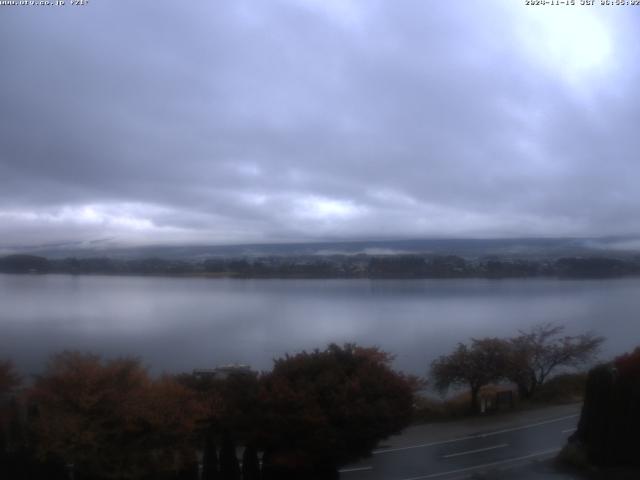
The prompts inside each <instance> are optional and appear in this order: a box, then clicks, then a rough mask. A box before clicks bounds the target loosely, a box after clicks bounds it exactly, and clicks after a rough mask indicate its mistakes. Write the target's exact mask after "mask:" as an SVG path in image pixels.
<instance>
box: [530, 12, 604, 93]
mask: <svg viewBox="0 0 640 480" xmlns="http://www.w3.org/2000/svg"><path fill="white" fill-rule="evenodd" d="M521 15H522V16H523V17H524V18H523V20H524V22H523V23H524V27H525V28H524V29H523V30H522V31H521V35H524V41H525V44H526V46H527V49H528V50H530V51H531V52H533V54H534V55H535V56H536V57H537V58H538V60H539V61H541V62H542V63H544V64H546V65H547V67H548V68H550V69H551V70H552V71H555V72H559V73H561V74H562V75H563V76H564V77H565V79H566V80H568V81H571V82H578V81H580V80H583V81H584V80H586V78H585V76H586V75H592V74H595V73H603V69H606V68H607V66H608V64H609V63H610V61H611V57H612V55H611V54H612V47H613V45H612V44H613V39H612V32H611V31H610V30H609V28H608V25H607V17H606V16H605V15H604V13H603V11H602V10H601V9H598V8H596V9H590V8H585V7H574V8H540V9H533V8H532V9H528V10H525V11H524V13H522V12H521ZM521 18H522V17H521Z"/></svg>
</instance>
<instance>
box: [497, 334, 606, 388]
mask: <svg viewBox="0 0 640 480" xmlns="http://www.w3.org/2000/svg"><path fill="white" fill-rule="evenodd" d="M563 332H564V327H563V326H559V325H554V324H552V323H545V324H542V325H538V326H535V327H533V328H532V329H531V330H529V331H526V332H524V331H520V335H518V336H517V337H515V338H512V339H510V340H509V345H510V354H509V361H508V365H507V371H506V377H507V378H508V379H509V380H511V381H512V382H513V383H515V384H516V385H517V386H518V392H519V393H520V396H521V397H522V398H530V397H532V396H533V395H534V394H535V392H536V390H537V389H538V387H539V386H540V385H542V384H543V383H544V382H545V380H546V379H547V378H549V375H551V373H552V372H553V371H554V370H556V369H558V368H561V367H579V366H581V365H584V364H586V363H588V362H589V361H591V360H593V359H594V357H595V355H596V354H597V352H598V350H599V348H600V345H601V344H602V342H603V341H604V338H603V337H599V336H596V335H595V334H593V333H591V332H589V333H584V334H582V335H576V336H567V335H562V333H563Z"/></svg>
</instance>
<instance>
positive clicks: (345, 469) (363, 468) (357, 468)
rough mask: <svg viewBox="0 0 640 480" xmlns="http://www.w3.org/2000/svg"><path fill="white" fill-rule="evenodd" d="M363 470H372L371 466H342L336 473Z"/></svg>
mask: <svg viewBox="0 0 640 480" xmlns="http://www.w3.org/2000/svg"><path fill="white" fill-rule="evenodd" d="M364 470H373V467H354V468H343V469H341V470H338V473H350V472H363V471H364Z"/></svg>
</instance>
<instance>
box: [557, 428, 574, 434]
mask: <svg viewBox="0 0 640 480" xmlns="http://www.w3.org/2000/svg"><path fill="white" fill-rule="evenodd" d="M576 430H577V429H576V428H567V429H566V430H562V432H561V433H571V432H575V431H576Z"/></svg>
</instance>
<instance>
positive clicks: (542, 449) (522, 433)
mask: <svg viewBox="0 0 640 480" xmlns="http://www.w3.org/2000/svg"><path fill="white" fill-rule="evenodd" d="M578 411H579V406H577V405H575V406H569V407H564V408H558V409H549V410H547V411H545V412H546V413H547V415H543V416H542V415H541V414H540V413H538V414H537V415H536V414H533V415H531V414H526V413H525V414H523V418H522V420H525V421H526V420H528V422H522V421H517V417H512V420H511V421H507V422H505V421H504V420H502V421H501V420H498V423H495V422H494V423H493V424H490V423H487V422H484V423H480V424H477V423H470V424H468V425H467V427H466V430H467V431H466V432H465V431H464V428H465V424H461V423H460V422H458V424H457V425H456V424H453V425H452V426H451V428H450V430H451V431H452V432H454V433H457V434H454V435H453V436H450V437H448V438H442V436H441V438H438V439H435V440H433V439H432V438H429V435H428V433H429V425H425V426H421V427H418V428H417V429H414V430H413V431H409V432H406V433H405V434H404V435H401V436H399V437H396V438H395V439H393V441H392V442H391V444H390V445H386V446H385V445H383V446H380V448H379V449H378V450H376V451H374V453H373V455H372V456H371V457H370V458H368V459H365V460H363V461H361V462H359V463H357V464H353V465H349V466H347V467H345V468H343V469H342V470H341V475H340V478H341V480H427V479H438V480H453V479H461V478H468V477H472V476H473V475H478V474H479V473H484V472H487V471H492V470H495V471H500V470H502V471H504V470H505V469H514V468H515V469H517V468H519V467H521V466H523V465H525V464H527V463H530V462H532V461H534V460H536V461H539V460H544V459H548V458H550V457H552V456H554V455H555V454H556V453H557V452H558V451H559V450H560V448H561V447H562V446H563V445H564V444H565V443H566V441H567V437H568V436H569V435H570V434H571V433H572V432H573V431H574V430H575V427H576V424H577V422H578V417H579V415H578ZM545 412H542V413H543V414H544V413H545ZM486 420H489V421H490V419H486ZM491 427H493V428H491ZM433 428H434V429H436V430H438V429H439V431H440V432H441V434H442V432H443V431H444V432H446V424H436V425H433ZM443 429H444V430H443ZM474 429H477V430H475V431H473V430H474ZM421 431H422V432H423V433H424V435H423V439H422V440H424V441H420V436H421V435H420V432H421ZM459 433H464V434H463V435H459ZM431 437H433V435H431ZM407 440H409V441H407ZM517 476H518V477H520V476H521V475H517Z"/></svg>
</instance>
